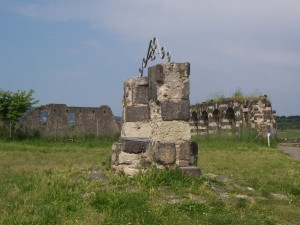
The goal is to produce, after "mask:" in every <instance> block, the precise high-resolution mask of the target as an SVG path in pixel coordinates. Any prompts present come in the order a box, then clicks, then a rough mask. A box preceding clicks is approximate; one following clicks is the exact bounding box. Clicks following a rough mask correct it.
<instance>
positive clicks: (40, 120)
mask: <svg viewBox="0 0 300 225" xmlns="http://www.w3.org/2000/svg"><path fill="white" fill-rule="evenodd" d="M21 124H22V129H23V131H25V132H27V133H29V134H34V133H35V132H39V133H40V134H41V135H42V136H51V137H63V136H66V135H90V134H91V135H114V134H118V133H120V124H119V123H118V122H117V120H116V119H115V118H114V116H113V114H112V111H111V109H110V108H109V107H108V106H101V107H99V108H96V107H68V106H66V105H65V104H48V105H43V106H40V107H37V108H34V109H32V110H30V111H29V112H27V113H26V114H25V115H24V116H23V117H22V118H21Z"/></svg>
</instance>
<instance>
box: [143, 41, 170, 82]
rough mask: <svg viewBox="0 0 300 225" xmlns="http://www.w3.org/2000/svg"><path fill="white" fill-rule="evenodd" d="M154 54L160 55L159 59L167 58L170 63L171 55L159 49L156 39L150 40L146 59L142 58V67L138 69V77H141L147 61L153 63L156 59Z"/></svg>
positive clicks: (163, 49)
mask: <svg viewBox="0 0 300 225" xmlns="http://www.w3.org/2000/svg"><path fill="white" fill-rule="evenodd" d="M156 54H158V55H160V58H161V59H164V58H165V57H167V59H168V62H170V61H171V54H170V52H168V51H166V49H165V48H164V47H161V48H160V45H159V41H158V38H156V37H154V38H153V39H152V40H150V43H149V47H148V52H147V56H146V58H143V61H142V67H141V68H139V72H140V75H141V76H143V71H144V68H146V67H147V63H148V61H149V60H151V61H154V60H155V59H156Z"/></svg>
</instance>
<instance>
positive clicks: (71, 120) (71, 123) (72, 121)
mask: <svg viewBox="0 0 300 225" xmlns="http://www.w3.org/2000/svg"><path fill="white" fill-rule="evenodd" d="M69 126H70V127H74V126H75V112H70V113H69Z"/></svg>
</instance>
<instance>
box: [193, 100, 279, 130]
mask: <svg viewBox="0 0 300 225" xmlns="http://www.w3.org/2000/svg"><path fill="white" fill-rule="evenodd" d="M190 113H191V119H190V125H191V132H192V134H193V135H197V134H200V135H201V134H207V133H214V132H216V131H234V132H239V131H241V129H242V128H245V127H250V128H255V129H257V131H258V132H265V133H267V132H268V133H271V134H272V135H274V134H275V133H276V120H275V113H276V111H273V110H272V105H271V102H270V101H269V99H268V97H267V96H266V95H264V96H260V97H257V98H245V99H234V98H227V99H224V100H223V101H213V100H211V101H208V102H203V103H201V104H195V105H193V106H191V110H190Z"/></svg>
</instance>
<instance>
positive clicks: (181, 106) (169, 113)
mask: <svg viewBox="0 0 300 225" xmlns="http://www.w3.org/2000/svg"><path fill="white" fill-rule="evenodd" d="M161 116H162V119H163V120H164V121H171V120H186V121H187V120H189V119H190V101H189V100H181V101H179V102H172V101H164V102H162V103H161Z"/></svg>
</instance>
